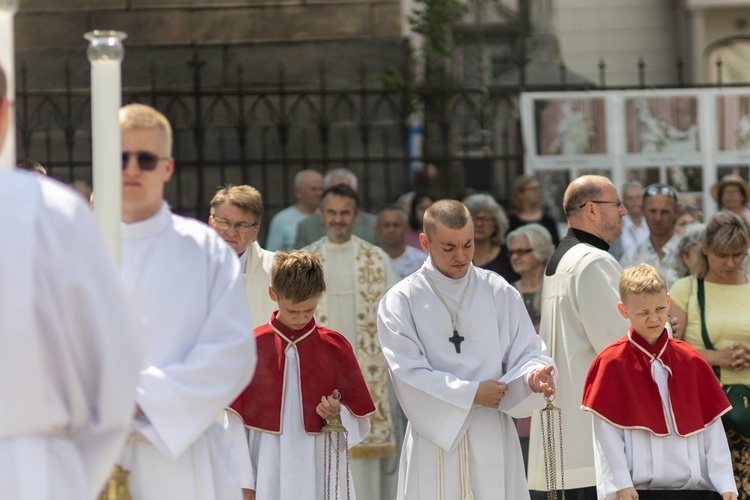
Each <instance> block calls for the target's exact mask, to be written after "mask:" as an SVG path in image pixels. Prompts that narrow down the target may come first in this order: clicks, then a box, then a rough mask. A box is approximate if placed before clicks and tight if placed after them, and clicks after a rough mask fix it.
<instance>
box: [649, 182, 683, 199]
mask: <svg viewBox="0 0 750 500" xmlns="http://www.w3.org/2000/svg"><path fill="white" fill-rule="evenodd" d="M657 194H661V195H664V196H669V197H671V198H673V199H674V201H677V191H675V190H674V188H673V187H672V186H667V185H666V184H651V185H650V186H649V187H647V188H646V189H644V190H643V198H644V199H645V198H647V197H649V196H656V195H657Z"/></svg>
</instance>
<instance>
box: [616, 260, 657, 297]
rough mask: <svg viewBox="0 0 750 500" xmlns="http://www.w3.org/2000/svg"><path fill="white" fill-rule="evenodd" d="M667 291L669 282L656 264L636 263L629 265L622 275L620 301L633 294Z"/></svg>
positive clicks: (651, 293)
mask: <svg viewBox="0 0 750 500" xmlns="http://www.w3.org/2000/svg"><path fill="white" fill-rule="evenodd" d="M666 291H667V282H666V281H664V277H663V276H662V275H661V273H659V271H657V270H656V268H655V267H654V266H650V265H648V264H636V265H634V266H628V267H626V268H625V270H624V271H623V272H622V276H621V277H620V301H621V302H625V299H626V298H627V297H629V296H631V295H653V294H656V293H660V292H666Z"/></svg>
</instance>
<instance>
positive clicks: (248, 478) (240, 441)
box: [224, 410, 255, 489]
mask: <svg viewBox="0 0 750 500" xmlns="http://www.w3.org/2000/svg"><path fill="white" fill-rule="evenodd" d="M224 428H225V429H226V430H227V432H228V433H229V436H230V438H231V439H232V442H233V443H234V449H233V452H232V455H233V457H234V459H235V461H236V462H237V463H238V465H239V467H240V486H242V488H243V489H253V488H255V471H254V469H253V464H252V462H251V460H250V447H249V445H248V440H247V432H246V431H245V424H244V422H243V421H242V418H240V416H239V415H237V414H236V413H235V412H233V411H231V410H224Z"/></svg>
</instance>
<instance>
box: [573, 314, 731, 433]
mask: <svg viewBox="0 0 750 500" xmlns="http://www.w3.org/2000/svg"><path fill="white" fill-rule="evenodd" d="M659 361H661V363H662V364H663V365H664V366H665V367H666V369H667V371H668V372H669V374H670V375H669V380H668V387H669V403H670V405H671V407H672V408H671V409H672V416H673V420H674V421H673V425H674V428H675V430H676V432H677V434H678V435H679V436H683V437H685V436H689V435H691V434H695V433H697V432H701V431H703V430H704V429H705V428H706V427H707V426H708V425H710V424H711V423H713V422H714V421H715V420H716V419H717V418H719V417H721V416H722V415H723V414H724V413H726V412H728V411H729V410H731V409H732V406H731V405H730V404H729V401H728V400H727V398H726V396H725V395H724V391H723V390H722V388H721V386H720V385H719V382H718V380H717V379H716V375H714V373H713V371H712V370H711V367H710V366H709V365H708V363H706V361H705V360H704V359H703V357H702V356H701V355H700V354H699V353H698V351H696V350H695V349H694V348H693V347H691V346H690V345H689V344H687V343H685V342H682V341H681V340H675V339H672V338H669V336H668V334H667V331H666V329H665V330H664V332H662V334H661V337H659V340H658V341H657V342H656V345H654V346H652V345H650V344H649V343H648V342H646V341H645V340H644V339H643V337H641V336H640V335H638V333H636V332H634V331H633V329H632V328H631V329H630V331H629V332H628V334H627V335H626V336H625V337H623V338H621V339H620V340H618V341H617V342H615V343H614V344H612V345H611V346H609V347H607V348H606V349H605V350H604V351H602V353H601V354H599V356H597V357H596V359H595V360H594V362H593V363H592V364H591V368H589V372H588V375H587V376H586V382H585V384H584V387H583V403H582V405H581V409H583V410H586V411H590V412H592V413H594V414H595V415H597V416H599V417H600V418H602V419H604V420H605V421H607V422H609V423H610V424H612V425H614V426H615V427H619V428H621V429H644V430H648V431H651V432H652V433H653V434H654V435H656V436H667V435H669V433H670V432H669V426H668V425H667V413H666V411H665V409H664V407H663V405H662V401H661V397H660V396H659V388H658V386H657V385H656V382H655V381H654V379H653V377H652V375H651V363H652V362H656V363H658V362H659Z"/></svg>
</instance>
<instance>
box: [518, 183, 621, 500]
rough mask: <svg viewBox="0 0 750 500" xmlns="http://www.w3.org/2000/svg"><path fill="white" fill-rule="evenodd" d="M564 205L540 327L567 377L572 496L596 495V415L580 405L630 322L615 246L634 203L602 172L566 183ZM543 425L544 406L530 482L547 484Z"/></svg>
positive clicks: (534, 426) (532, 447) (563, 398)
mask: <svg viewBox="0 0 750 500" xmlns="http://www.w3.org/2000/svg"><path fill="white" fill-rule="evenodd" d="M563 209H564V210H565V215H566V216H567V218H568V225H569V226H570V229H569V231H568V234H567V235H566V236H565V238H563V239H562V240H561V241H560V244H559V245H558V246H557V249H556V250H555V253H554V254H552V257H551V258H550V260H549V262H548V264H547V269H546V270H545V274H544V282H543V284H542V321H541V325H540V331H539V334H540V336H541V337H542V340H544V343H545V344H546V345H547V346H549V350H550V356H552V358H553V359H554V360H555V363H556V364H557V368H558V370H559V375H560V381H561V382H560V384H559V386H558V391H557V395H556V397H555V405H556V406H558V407H560V408H561V409H562V415H564V417H563V419H562V424H563V437H564V439H563V445H564V449H563V456H564V457H565V486H566V488H569V489H568V490H567V491H566V498H568V499H569V500H570V499H576V500H589V499H591V500H596V487H595V486H596V471H595V469H594V445H593V438H592V422H591V415H590V414H588V413H583V412H581V411H580V406H581V395H582V394H583V382H584V378H585V377H586V372H587V370H588V368H589V365H590V364H591V362H592V361H593V360H594V357H596V355H597V354H598V353H600V352H601V351H602V350H603V349H604V348H605V347H607V346H608V345H609V344H611V343H612V342H614V341H615V340H617V339H619V338H620V337H622V336H623V335H624V334H625V333H626V332H627V330H628V322H627V321H626V320H625V319H624V318H623V317H622V316H621V315H620V313H619V312H618V311H617V303H618V302H619V300H620V295H619V290H618V286H619V282H620V275H621V274H622V267H621V266H620V264H619V263H618V262H617V260H616V259H615V258H614V257H613V256H612V254H610V253H609V252H608V250H609V245H610V243H612V242H613V241H615V240H616V239H617V237H618V236H620V233H621V232H622V218H623V216H624V215H625V214H626V213H627V211H626V210H625V207H624V206H623V204H622V200H620V198H619V196H618V195H617V190H616V189H615V186H614V185H613V184H612V182H610V181H609V179H607V178H606V177H601V176H597V175H585V176H582V177H579V178H577V179H575V180H574V181H573V182H572V183H571V184H570V185H569V186H568V188H567V189H566V191H565V196H564V198H563ZM540 429H541V423H540V421H539V412H536V413H535V414H534V415H533V416H532V422H531V436H530V443H529V488H530V489H532V490H539V491H545V490H546V489H547V485H546V475H545V472H544V455H543V452H542V449H543V447H542V441H541V437H540ZM545 497H546V495H545ZM533 498H537V496H536V494H534V495H533Z"/></svg>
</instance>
